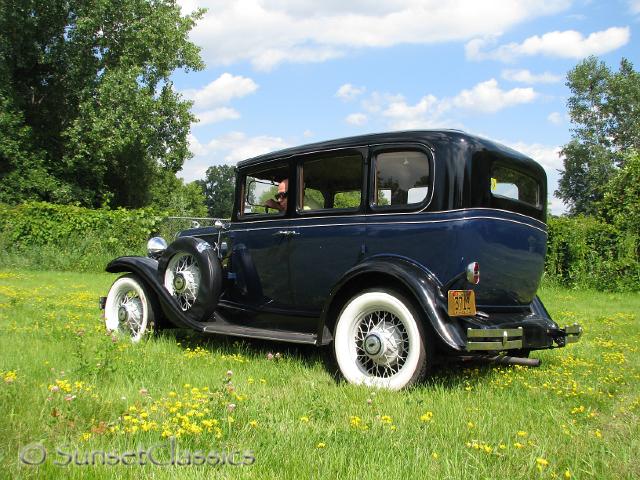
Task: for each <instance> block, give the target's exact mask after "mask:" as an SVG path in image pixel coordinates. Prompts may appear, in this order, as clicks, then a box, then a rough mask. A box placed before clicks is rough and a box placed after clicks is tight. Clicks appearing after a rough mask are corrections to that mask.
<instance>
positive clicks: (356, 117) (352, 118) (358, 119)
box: [345, 113, 367, 126]
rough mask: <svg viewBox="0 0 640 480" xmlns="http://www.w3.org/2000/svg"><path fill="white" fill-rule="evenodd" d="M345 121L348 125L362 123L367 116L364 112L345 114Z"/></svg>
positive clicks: (365, 121) (365, 120)
mask: <svg viewBox="0 0 640 480" xmlns="http://www.w3.org/2000/svg"><path fill="white" fill-rule="evenodd" d="M345 122H347V123H348V124H349V125H357V126H360V125H364V124H365V123H367V116H366V115H365V114H364V113H352V114H350V115H347V118H345Z"/></svg>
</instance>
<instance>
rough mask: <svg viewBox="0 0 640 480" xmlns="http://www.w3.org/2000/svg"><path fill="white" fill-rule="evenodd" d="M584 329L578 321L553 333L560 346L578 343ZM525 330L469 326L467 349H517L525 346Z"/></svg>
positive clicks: (552, 335)
mask: <svg viewBox="0 0 640 480" xmlns="http://www.w3.org/2000/svg"><path fill="white" fill-rule="evenodd" d="M582 333H583V329H582V327H581V326H580V325H578V324H577V323H574V324H573V325H567V326H565V327H564V328H559V329H557V330H555V331H554V332H553V333H551V337H552V338H553V341H554V342H555V343H556V344H557V346H558V347H564V346H565V345H567V344H569V343H576V342H577V341H579V340H580V337H582ZM523 337H524V331H523V330H522V327H518V328H467V343H466V348H467V351H477V350H492V351H502V350H517V349H521V348H523Z"/></svg>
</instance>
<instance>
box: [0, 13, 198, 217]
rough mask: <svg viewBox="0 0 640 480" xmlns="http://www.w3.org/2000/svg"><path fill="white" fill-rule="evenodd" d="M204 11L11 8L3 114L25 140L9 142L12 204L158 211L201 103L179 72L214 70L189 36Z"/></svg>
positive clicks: (5, 167) (5, 161)
mask: <svg viewBox="0 0 640 480" xmlns="http://www.w3.org/2000/svg"><path fill="white" fill-rule="evenodd" d="M202 13H203V11H202V10H198V11H196V12H195V13H193V14H191V15H187V16H182V15H181V13H180V7H179V6H178V5H177V2H176V0H3V2H2V4H1V6H0V98H2V102H1V104H0V107H1V108H2V115H3V116H4V117H9V116H11V118H12V119H13V120H12V125H13V126H12V128H13V130H14V131H16V132H20V135H19V136H18V137H13V136H10V135H9V134H6V135H5V134H4V133H5V132H4V131H3V134H2V135H0V162H1V163H0V164H1V165H2V167H0V180H1V182H0V183H1V186H0V196H2V198H7V197H8V196H10V194H12V195H13V196H14V201H15V202H18V201H20V200H23V199H26V198H31V197H32V196H34V195H36V196H38V197H39V198H40V199H43V200H48V201H59V202H75V203H80V204H83V205H87V206H100V205H103V204H105V203H106V202H108V201H110V202H111V204H112V205H113V206H128V207H139V206H143V205H146V204H148V203H149V202H150V200H151V194H150V190H151V188H152V185H153V184H154V182H156V181H162V179H163V178H164V175H165V173H166V172H171V173H173V174H175V172H177V171H178V170H180V168H181V167H182V165H183V163H184V161H185V160H186V159H188V158H189V156H190V154H189V150H188V143H187V135H188V132H189V128H190V124H191V122H192V121H193V120H194V117H193V115H192V114H191V113H190V111H189V109H190V106H191V104H190V102H187V101H184V100H183V99H182V98H181V97H180V95H179V94H178V93H177V92H175V91H174V89H173V85H172V83H171V81H170V75H171V73H172V72H173V71H174V70H176V69H184V70H187V71H188V70H198V69H201V68H202V67H203V63H202V60H201V59H200V55H199V49H198V47H196V46H195V45H194V44H192V43H191V42H190V41H189V40H188V34H189V31H190V30H191V29H192V28H193V26H194V25H195V22H196V21H197V20H198V19H199V18H200V17H201V16H202ZM12 138H18V139H19V143H20V146H19V149H18V150H19V151H15V147H11V146H10V145H9V143H10V142H11V139H12ZM14 143H15V142H14ZM31 171H35V172H36V174H35V175H31V176H27V177H25V176H24V175H22V173H21V172H31ZM17 178H21V182H20V183H17V182H16V181H15V180H16V179H17ZM7 179H9V180H10V181H9V182H6V180H7Z"/></svg>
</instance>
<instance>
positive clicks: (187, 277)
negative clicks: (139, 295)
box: [164, 252, 201, 312]
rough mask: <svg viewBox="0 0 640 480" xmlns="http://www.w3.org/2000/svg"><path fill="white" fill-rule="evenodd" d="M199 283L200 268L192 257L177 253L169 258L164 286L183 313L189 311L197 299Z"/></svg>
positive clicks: (184, 253) (187, 254)
mask: <svg viewBox="0 0 640 480" xmlns="http://www.w3.org/2000/svg"><path fill="white" fill-rule="evenodd" d="M200 282H201V274H200V266H199V265H198V261H197V260H196V258H195V257H194V256H193V255H191V254H190V253H186V252H179V253H176V254H175V255H174V256H173V257H171V259H170V260H169V263H168V264H167V270H166V272H165V274H164V286H165V288H166V289H167V290H168V291H169V292H170V293H171V295H172V296H173V297H174V298H175V299H176V300H177V301H178V305H180V308H181V309H182V311H183V312H186V311H188V310H189V309H191V307H193V305H194V304H195V302H196V300H197V299H198V291H199V289H200Z"/></svg>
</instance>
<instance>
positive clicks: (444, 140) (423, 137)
mask: <svg viewBox="0 0 640 480" xmlns="http://www.w3.org/2000/svg"><path fill="white" fill-rule="evenodd" d="M403 142H405V143H410V142H415V143H421V142H424V143H427V144H428V145H431V144H445V145H448V146H450V145H452V143H456V144H458V143H466V148H471V149H473V150H486V151H490V152H496V153H500V154H502V155H506V156H508V157H511V158H515V159H518V160H520V161H521V162H523V163H525V164H531V163H533V164H535V165H536V166H537V167H538V168H540V167H539V165H538V164H537V162H535V161H534V160H532V159H531V158H529V157H527V156H525V155H523V154H522V153H520V152H517V151H516V150H513V149H511V148H509V147H507V146H505V145H502V144H500V143H498V142H494V141H493V140H489V139H486V138H483V137H479V136H477V135H471V134H469V133H466V132H463V131H461V130H410V131H399V132H385V133H371V134H366V135H358V136H354V137H345V138H338V139H335V140H326V141H322V142H316V143H310V144H306V145H300V146H297V147H292V148H286V149H283V150H278V151H275V152H270V153H267V154H264V155H259V156H257V157H253V158H249V159H247V160H243V161H240V162H238V165H237V167H238V168H239V169H244V168H246V167H252V166H257V165H260V164H262V163H267V162H270V161H272V160H276V159H282V158H286V157H291V156H295V155H301V154H308V153H314V152H322V151H327V150H332V149H339V148H349V147H363V146H367V145H375V144H385V143H403Z"/></svg>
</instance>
